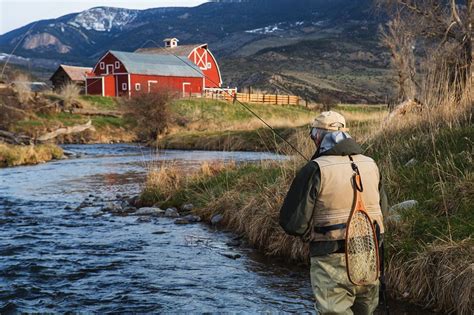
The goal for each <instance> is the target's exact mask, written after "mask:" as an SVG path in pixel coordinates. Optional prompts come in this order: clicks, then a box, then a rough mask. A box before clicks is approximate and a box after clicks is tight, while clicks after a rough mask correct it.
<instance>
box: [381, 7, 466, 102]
mask: <svg viewBox="0 0 474 315" xmlns="http://www.w3.org/2000/svg"><path fill="white" fill-rule="evenodd" d="M376 1H377V2H378V4H379V6H380V7H381V8H383V9H385V10H386V11H387V12H388V13H389V15H390V16H391V17H392V18H398V19H399V21H400V22H401V23H402V24H404V27H405V29H408V28H409V30H410V32H411V33H412V34H413V36H414V40H415V42H416V43H420V45H422V46H423V47H424V51H423V52H422V53H423V55H424V57H425V58H427V57H429V58H431V59H432V56H433V55H436V57H437V58H442V59H441V60H440V59H438V60H433V62H435V63H437V64H440V65H442V68H443V69H448V71H449V75H448V76H447V77H448V78H449V85H450V86H451V90H452V91H453V92H455V93H456V95H459V96H461V95H462V94H463V93H464V91H465V89H470V88H471V75H472V53H473V45H472V35H473V34H472V31H473V30H472V19H473V15H474V12H473V3H474V0H376ZM389 27H390V26H389ZM386 34H388V35H389V37H390V34H391V33H390V29H389V30H388V31H386Z"/></svg>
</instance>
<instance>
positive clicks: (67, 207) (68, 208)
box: [64, 206, 72, 210]
mask: <svg viewBox="0 0 474 315" xmlns="http://www.w3.org/2000/svg"><path fill="white" fill-rule="evenodd" d="M64 210H72V207H71V206H65V207H64Z"/></svg>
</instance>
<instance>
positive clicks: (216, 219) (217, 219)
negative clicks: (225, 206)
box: [211, 214, 224, 225]
mask: <svg viewBox="0 0 474 315" xmlns="http://www.w3.org/2000/svg"><path fill="white" fill-rule="evenodd" d="M222 219H224V216H223V215H222V214H216V215H214V216H212V218H211V224H212V225H217V224H219V223H220V222H221V221H222Z"/></svg>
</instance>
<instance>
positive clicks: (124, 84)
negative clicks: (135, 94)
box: [122, 83, 127, 91]
mask: <svg viewBox="0 0 474 315" xmlns="http://www.w3.org/2000/svg"><path fill="white" fill-rule="evenodd" d="M122 90H124V91H126V90H127V83H122Z"/></svg>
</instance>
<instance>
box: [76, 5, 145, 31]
mask: <svg viewBox="0 0 474 315" xmlns="http://www.w3.org/2000/svg"><path fill="white" fill-rule="evenodd" d="M138 12H139V11H138V10H126V9H117V8H107V7H98V8H92V9H90V10H86V11H83V12H81V13H79V14H78V15H76V16H75V17H74V18H73V19H72V20H70V21H69V22H68V24H69V25H72V26H75V27H82V28H85V29H86V30H94V31H97V32H110V31H111V30H112V29H115V28H117V29H122V28H123V26H125V25H126V24H128V23H131V22H133V21H134V20H135V19H136V17H137V16H138Z"/></svg>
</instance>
